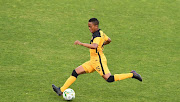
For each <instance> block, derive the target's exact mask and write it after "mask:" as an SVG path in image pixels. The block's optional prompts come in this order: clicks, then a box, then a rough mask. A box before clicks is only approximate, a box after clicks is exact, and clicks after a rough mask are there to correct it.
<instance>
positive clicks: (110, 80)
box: [106, 75, 114, 83]
mask: <svg viewBox="0 0 180 102" xmlns="http://www.w3.org/2000/svg"><path fill="white" fill-rule="evenodd" d="M106 81H107V82H109V83H111V82H114V75H111V76H110V77H109V78H108V79H107V80H106Z"/></svg>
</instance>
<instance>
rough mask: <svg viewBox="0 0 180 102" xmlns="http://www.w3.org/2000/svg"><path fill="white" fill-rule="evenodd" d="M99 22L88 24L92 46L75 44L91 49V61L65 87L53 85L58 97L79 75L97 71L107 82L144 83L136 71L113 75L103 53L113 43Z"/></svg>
mask: <svg viewBox="0 0 180 102" xmlns="http://www.w3.org/2000/svg"><path fill="white" fill-rule="evenodd" d="M98 26H99V21H98V20H97V19H96V18H91V19H90V20H89V22H88V27H89V30H90V32H91V33H92V38H91V41H90V44H87V43H82V42H80V41H78V40H76V41H75V42H74V44H75V45H81V46H84V47H87V48H89V49H90V61H87V62H85V63H84V64H82V65H80V66H79V67H77V68H76V69H75V70H73V72H72V74H71V76H70V77H69V78H68V79H67V81H66V82H65V83H64V85H63V86H62V87H61V88H60V87H56V86H55V85H52V88H53V90H54V91H55V92H56V93H57V95H59V96H60V95H62V93H63V92H64V91H65V90H66V89H67V88H68V87H69V86H70V85H71V84H72V83H74V82H75V80H76V78H77V77H78V75H81V74H84V73H92V72H94V71H97V72H98V73H99V74H100V75H101V76H102V77H103V78H104V79H105V80H106V81H107V82H114V81H119V80H123V79H127V78H135V79H138V80H139V81H142V78H141V76H140V75H139V74H137V73H136V72H135V71H131V72H130V73H126V74H114V75H111V73H110V71H109V69H108V66H107V60H106V57H105V55H104V53H103V49H104V48H103V46H104V45H107V44H109V43H110V42H111V39H110V38H109V37H108V36H107V35H106V34H105V33H104V32H103V31H102V30H100V29H99V27H98Z"/></svg>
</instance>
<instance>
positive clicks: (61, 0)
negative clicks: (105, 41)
mask: <svg viewBox="0 0 180 102" xmlns="http://www.w3.org/2000/svg"><path fill="white" fill-rule="evenodd" d="M179 5H180V0H0V101H1V102H60V101H64V100H63V98H62V97H58V96H57V95H56V94H55V93H54V92H53V90H52V88H51V84H55V85H58V86H61V85H63V84H64V82H65V81H66V79H67V78H68V77H69V76H70V74H71V73H72V70H73V69H74V68H76V67H77V66H79V65H81V64H82V63H84V62H85V61H88V60H89V50H88V49H87V48H85V47H82V46H75V45H73V43H74V41H75V40H80V41H82V42H84V43H89V41H90V38H91V33H90V32H89V29H88V25H87V23H88V20H89V19H90V18H92V17H96V18H98V20H99V21H100V28H101V29H102V30H103V31H104V32H105V33H106V34H107V35H108V36H109V37H110V38H111V40H112V43H111V44H110V45H107V46H105V51H104V53H105V55H106V57H107V60H108V67H109V70H110V71H111V74H116V73H117V74H118V73H128V72H130V71H131V70H136V71H137V72H138V73H140V74H141V76H142V77H143V82H142V83H141V82H139V81H137V80H134V79H126V80H122V81H119V82H114V83H107V82H106V81H105V80H104V79H103V78H102V77H100V75H99V74H98V73H97V72H94V73H91V74H84V75H80V76H79V77H78V78H77V80H76V82H75V83H73V84H72V86H70V88H72V89H74V90H75V92H76V98H75V100H73V102H178V101H179V100H180V86H179V85H180V80H179V77H180V23H179V22H180V6H179Z"/></svg>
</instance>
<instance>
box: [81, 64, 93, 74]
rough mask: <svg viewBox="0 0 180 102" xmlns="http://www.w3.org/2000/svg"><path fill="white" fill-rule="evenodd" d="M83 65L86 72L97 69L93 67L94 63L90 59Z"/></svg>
mask: <svg viewBox="0 0 180 102" xmlns="http://www.w3.org/2000/svg"><path fill="white" fill-rule="evenodd" d="M82 67H83V68H84V70H85V72H86V73H92V72H94V71H95V69H94V68H93V67H92V64H91V62H90V61H87V62H85V63H83V64H82Z"/></svg>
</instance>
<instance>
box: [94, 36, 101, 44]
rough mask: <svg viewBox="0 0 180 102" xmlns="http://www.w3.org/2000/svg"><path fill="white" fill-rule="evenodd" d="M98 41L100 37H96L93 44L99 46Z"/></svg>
mask: <svg viewBox="0 0 180 102" xmlns="http://www.w3.org/2000/svg"><path fill="white" fill-rule="evenodd" d="M100 40H101V37H96V38H94V40H93V43H96V44H98V45H99V42H100Z"/></svg>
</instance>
